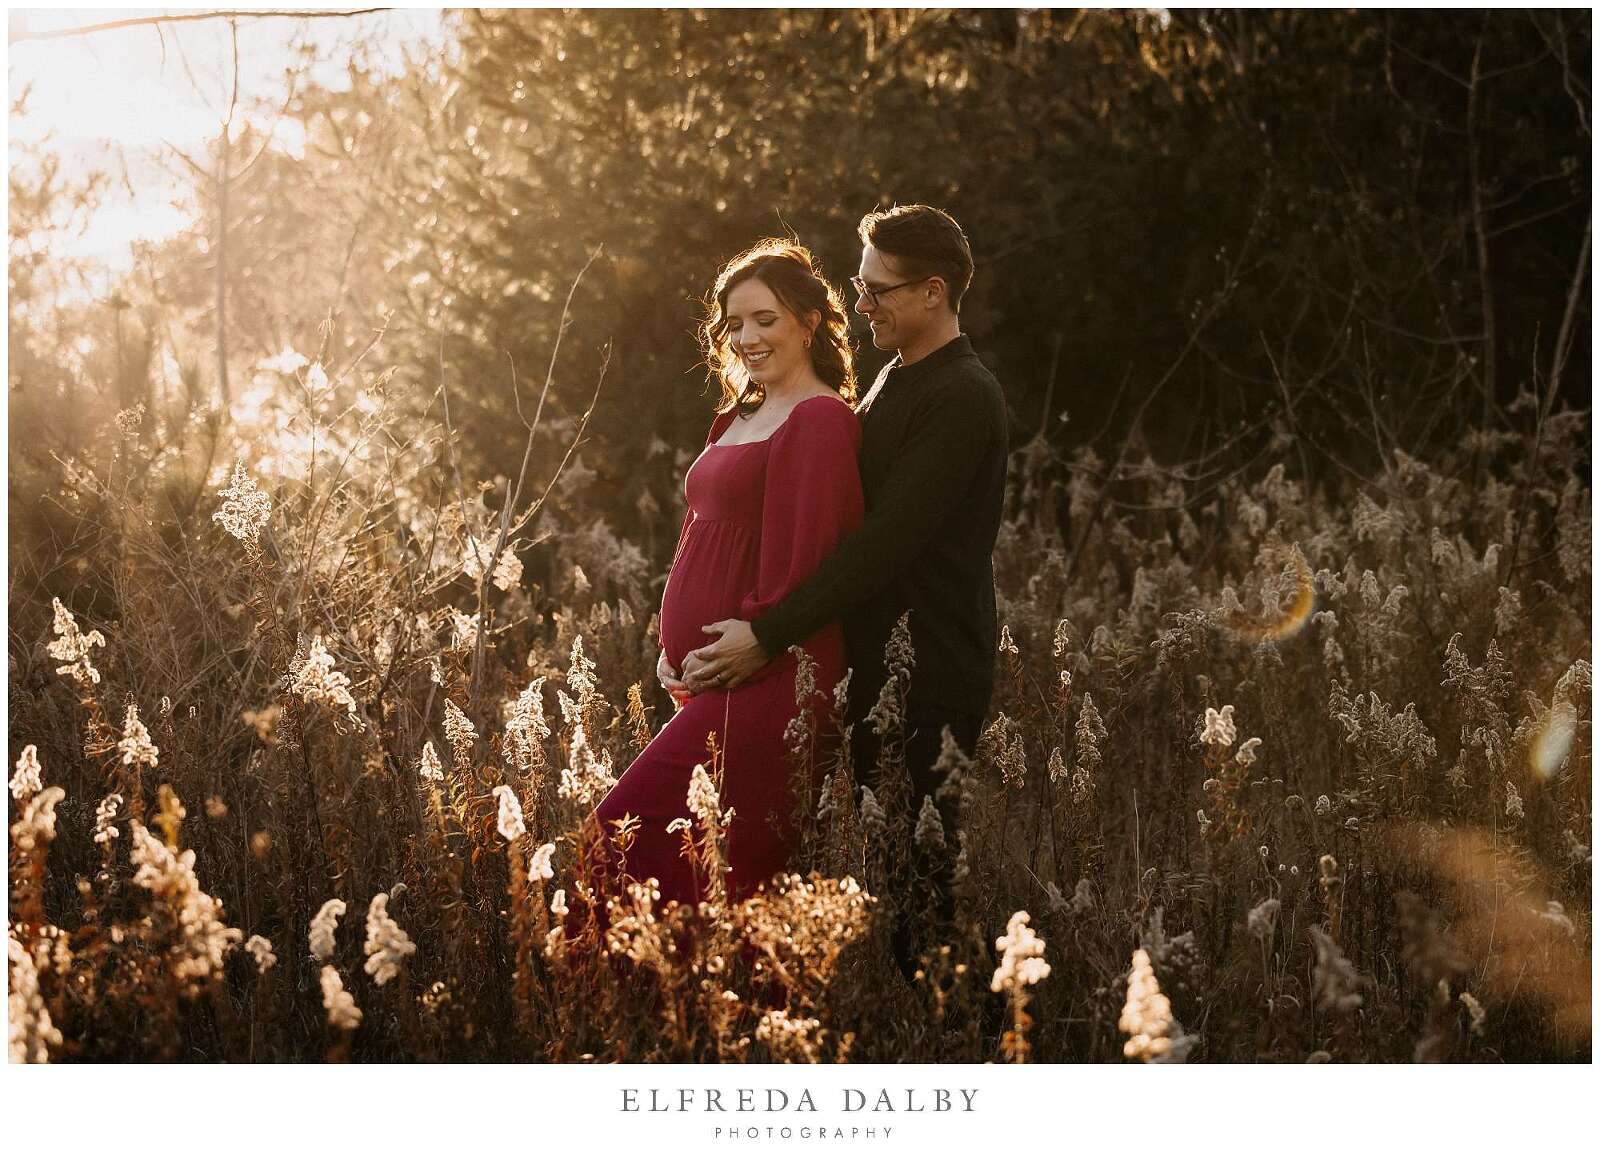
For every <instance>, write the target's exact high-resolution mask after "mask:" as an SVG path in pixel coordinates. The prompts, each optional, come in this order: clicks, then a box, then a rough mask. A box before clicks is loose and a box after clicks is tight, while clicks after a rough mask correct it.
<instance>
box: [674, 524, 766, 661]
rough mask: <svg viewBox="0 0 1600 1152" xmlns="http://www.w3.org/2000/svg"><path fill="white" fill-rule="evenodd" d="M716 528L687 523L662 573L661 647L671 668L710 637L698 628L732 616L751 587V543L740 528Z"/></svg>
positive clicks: (753, 548)
mask: <svg viewBox="0 0 1600 1152" xmlns="http://www.w3.org/2000/svg"><path fill="white" fill-rule="evenodd" d="M717 527H718V526H717V525H716V524H715V523H706V522H699V523H696V524H694V525H691V527H690V530H689V536H688V537H687V538H686V539H685V541H684V546H683V548H682V550H681V551H680V552H679V553H678V557H677V559H676V560H675V561H673V565H672V571H671V573H669V574H668V576H667V587H666V590H665V592H663V593H662V597H661V647H662V649H663V650H664V651H665V652H666V654H667V659H668V660H669V661H671V663H672V666H673V667H674V668H682V667H683V658H684V657H685V656H687V655H688V654H689V653H690V652H692V651H694V649H696V648H699V647H701V646H702V645H705V644H709V643H711V641H712V640H714V639H715V637H712V636H709V635H707V634H706V633H704V632H702V631H701V628H703V627H704V626H705V625H707V624H714V623H716V622H717V621H718V620H730V619H735V618H737V617H738V616H739V612H740V606H741V604H742V603H743V602H744V598H745V597H746V596H747V595H749V594H750V593H752V592H753V591H754V590H755V583H756V555H757V553H756V545H757V542H756V541H755V540H754V539H752V538H750V537H749V536H748V535H747V534H745V533H743V532H728V531H718V530H716V529H717ZM729 527H733V526H731V525H730V526H729Z"/></svg>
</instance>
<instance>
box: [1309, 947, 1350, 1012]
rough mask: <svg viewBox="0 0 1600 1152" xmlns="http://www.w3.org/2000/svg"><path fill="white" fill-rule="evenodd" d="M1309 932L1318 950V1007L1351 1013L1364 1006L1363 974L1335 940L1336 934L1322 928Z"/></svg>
mask: <svg viewBox="0 0 1600 1152" xmlns="http://www.w3.org/2000/svg"><path fill="white" fill-rule="evenodd" d="M1308 931H1309V932H1310V933H1311V942H1312V944H1313V945H1315V947H1316V951H1317V960H1316V965H1315V967H1314V969H1313V973H1312V975H1313V990H1314V992H1315V993H1316V1000H1317V1009H1318V1011H1321V1012H1331V1013H1334V1014H1336V1015H1339V1016H1348V1015H1349V1014H1350V1013H1352V1012H1354V1011H1355V1010H1356V1009H1357V1008H1360V1007H1361V1003H1362V997H1361V992H1360V988H1361V977H1360V976H1359V975H1357V973H1356V970H1355V967H1354V966H1353V965H1352V964H1351V963H1350V961H1349V960H1347V959H1346V958H1345V955H1344V952H1343V950H1341V949H1340V947H1339V945H1337V944H1335V943H1334V942H1333V937H1331V936H1329V935H1328V934H1327V933H1326V932H1324V931H1322V929H1320V928H1310V929H1308Z"/></svg>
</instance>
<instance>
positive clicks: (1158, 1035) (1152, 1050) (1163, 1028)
mask: <svg viewBox="0 0 1600 1152" xmlns="http://www.w3.org/2000/svg"><path fill="white" fill-rule="evenodd" d="M1117 1027H1118V1028H1119V1029H1121V1030H1122V1032H1124V1033H1125V1034H1126V1035H1127V1036H1128V1041H1127V1043H1126V1044H1124V1045H1123V1046H1122V1054H1123V1056H1125V1057H1127V1058H1128V1059H1129V1060H1143V1061H1145V1062H1146V1063H1148V1062H1149V1061H1151V1060H1158V1059H1161V1058H1162V1057H1164V1056H1167V1055H1168V1054H1169V1053H1171V1051H1172V1038H1171V1036H1170V1035H1169V1033H1170V1032H1171V1031H1172V1028H1173V1019H1172V1002H1171V1001H1169V1000H1168V999H1167V998H1166V996H1164V995H1162V992H1161V985H1160V984H1159V983H1158V982H1157V980H1156V973H1155V969H1154V968H1152V967H1151V966H1150V954H1149V953H1148V952H1146V951H1145V950H1144V949H1143V948H1140V949H1139V950H1138V951H1136V952H1135V953H1134V954H1133V965H1132V968H1131V969H1130V971H1129V972H1128V998H1127V1000H1126V1002H1125V1003H1124V1004H1123V1006H1122V1016H1121V1017H1120V1018H1119V1019H1118V1020H1117Z"/></svg>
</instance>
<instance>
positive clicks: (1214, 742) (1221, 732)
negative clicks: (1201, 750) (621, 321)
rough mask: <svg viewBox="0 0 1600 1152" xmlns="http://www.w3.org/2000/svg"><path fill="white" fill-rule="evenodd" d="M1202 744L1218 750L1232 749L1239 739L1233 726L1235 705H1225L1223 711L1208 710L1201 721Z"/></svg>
mask: <svg viewBox="0 0 1600 1152" xmlns="http://www.w3.org/2000/svg"><path fill="white" fill-rule="evenodd" d="M1200 723H1201V733H1200V742H1201V743H1202V744H1209V745H1211V746H1213V747H1217V748H1230V747H1232V746H1233V742H1234V740H1235V739H1237V737H1238V731H1237V729H1235V728H1234V724H1233V705H1232V704H1224V705H1223V706H1222V711H1220V712H1219V711H1217V710H1216V709H1215V708H1207V709H1206V714H1205V716H1204V718H1203V719H1202V720H1201V722H1200Z"/></svg>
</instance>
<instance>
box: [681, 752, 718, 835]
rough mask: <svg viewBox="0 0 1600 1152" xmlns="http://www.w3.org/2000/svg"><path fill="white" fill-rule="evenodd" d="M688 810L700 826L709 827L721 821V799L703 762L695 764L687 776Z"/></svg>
mask: <svg viewBox="0 0 1600 1152" xmlns="http://www.w3.org/2000/svg"><path fill="white" fill-rule="evenodd" d="M688 803H689V811H690V812H692V813H694V815H695V818H696V819H698V820H699V821H700V826H701V827H702V828H711V827H715V826H716V825H718V824H720V823H721V822H722V799H721V797H719V796H718V795H717V789H716V787H715V785H713V784H712V783H711V777H710V776H708V775H707V774H706V766H705V765H704V764H696V765H695V766H694V771H693V772H692V773H691V774H690V776H689V795H688Z"/></svg>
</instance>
